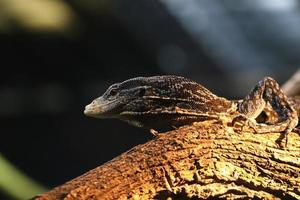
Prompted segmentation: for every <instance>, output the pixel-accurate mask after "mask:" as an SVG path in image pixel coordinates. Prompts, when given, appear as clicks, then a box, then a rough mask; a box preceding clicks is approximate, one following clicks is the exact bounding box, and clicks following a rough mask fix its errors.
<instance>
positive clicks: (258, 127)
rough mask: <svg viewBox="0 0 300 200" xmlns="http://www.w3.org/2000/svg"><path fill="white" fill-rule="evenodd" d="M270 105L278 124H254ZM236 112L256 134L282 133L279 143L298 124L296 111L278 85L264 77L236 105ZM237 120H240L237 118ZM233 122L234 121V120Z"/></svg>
mask: <svg viewBox="0 0 300 200" xmlns="http://www.w3.org/2000/svg"><path fill="white" fill-rule="evenodd" d="M267 105H270V106H271V107H272V109H273V110H274V111H275V112H276V114H277V116H278V118H279V119H278V122H276V123H274V124H265V123H256V121H255V119H256V118H257V117H258V116H259V115H260V114H261V112H262V111H263V110H264V109H265V108H266V107H267ZM237 109H238V111H239V112H240V113H241V114H242V115H243V116H244V117H245V118H246V119H247V123H248V125H249V126H250V127H252V128H253V129H254V130H255V131H256V132H257V133H266V132H282V133H283V134H282V135H281V137H280V138H279V139H278V140H277V142H278V143H279V144H280V145H281V142H282V140H283V139H284V138H286V144H287V134H288V133H289V132H291V131H292V130H293V129H294V128H295V127H296V125H297V123H298V115H297V112H296V110H295V109H294V108H293V107H292V106H291V105H290V103H289V102H288V100H287V97H286V95H285V94H284V93H283V91H282V90H281V88H280V86H279V84H278V83H277V82H276V81H275V80H274V79H272V78H270V77H266V78H264V79H263V80H261V81H260V82H259V83H258V84H257V85H256V86H255V87H254V88H253V89H252V90H251V91H250V93H249V94H248V95H247V96H246V97H245V99H243V100H242V101H240V102H239V103H238V108H237ZM237 118H240V116H238V117H237ZM234 121H235V120H234Z"/></svg>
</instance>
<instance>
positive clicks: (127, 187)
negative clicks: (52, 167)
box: [36, 117, 300, 200]
mask: <svg viewBox="0 0 300 200" xmlns="http://www.w3.org/2000/svg"><path fill="white" fill-rule="evenodd" d="M231 120H232V119H230V118H228V117H224V118H222V119H220V120H211V121H205V122H197V123H194V124H193V125H190V126H184V127H181V128H179V129H177V130H174V131H171V132H167V133H164V134H159V136H158V137H156V138H154V139H153V140H151V141H148V142H147V143H145V144H141V145H138V146H136V147H134V148H133V149H131V150H129V151H127V152H125V153H123V154H122V155H120V156H118V157H116V158H115V159H113V160H111V161H109V162H107V163H105V164H104V165H102V166H99V167H97V168H95V169H93V170H91V171H89V172H87V173H86V174H84V175H82V176H80V177H78V178H76V179H74V180H71V181H69V182H67V183H65V184H63V185H62V186H59V187H56V188H54V189H53V190H51V191H49V192H47V193H45V194H43V195H42V196H40V197H38V198H36V199H39V200H46V199H48V200H50V199H51V200H52V199H53V200H54V199H66V200H75V199H82V200H83V199H107V200H108V199H169V200H171V199H213V198H214V199H215V198H219V199H300V137H299V135H297V134H296V133H290V134H289V142H288V145H287V148H286V149H280V147H279V146H278V145H277V144H276V142H275V140H276V139H278V137H279V136H280V134H279V133H268V134H255V133H253V131H252V130H251V129H247V128H245V129H243V131H237V130H239V127H235V128H233V127H231V125H230V123H229V122H230V121H231Z"/></svg>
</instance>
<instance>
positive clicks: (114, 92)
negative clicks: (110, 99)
mask: <svg viewBox="0 0 300 200" xmlns="http://www.w3.org/2000/svg"><path fill="white" fill-rule="evenodd" d="M117 93H118V92H117V90H115V89H112V90H111V91H110V92H109V95H110V96H116V94H117Z"/></svg>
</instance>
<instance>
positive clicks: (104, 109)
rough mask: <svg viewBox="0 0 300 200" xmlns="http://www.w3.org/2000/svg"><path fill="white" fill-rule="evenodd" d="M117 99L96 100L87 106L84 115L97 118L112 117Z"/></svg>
mask: <svg viewBox="0 0 300 200" xmlns="http://www.w3.org/2000/svg"><path fill="white" fill-rule="evenodd" d="M115 103H116V101H112V102H105V101H104V102H103V101H101V100H98V99H96V100H94V101H92V103H90V104H88V105H87V106H85V109H84V115H86V116H89V117H96V118H107V117H112V115H113V114H112V113H111V110H112V108H114V107H115Z"/></svg>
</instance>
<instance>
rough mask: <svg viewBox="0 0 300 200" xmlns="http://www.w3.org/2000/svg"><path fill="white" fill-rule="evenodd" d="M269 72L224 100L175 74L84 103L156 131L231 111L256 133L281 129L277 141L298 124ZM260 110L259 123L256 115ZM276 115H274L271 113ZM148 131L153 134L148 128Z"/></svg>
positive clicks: (116, 88)
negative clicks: (245, 91)
mask: <svg viewBox="0 0 300 200" xmlns="http://www.w3.org/2000/svg"><path fill="white" fill-rule="evenodd" d="M290 102H296V103H297V102H298V103H299V102H300V98H299V101H298V100H297V99H296V100H294V101H291V100H289V99H288V98H287V96H286V95H285V94H284V93H283V91H282V89H281V88H280V86H279V84H278V83H277V82H276V81H275V80H274V79H273V78H271V77H265V78H263V79H262V80H261V81H259V82H258V83H257V84H256V85H255V87H254V88H252V90H251V91H250V92H249V93H248V95H247V96H246V97H245V98H244V99H240V100H228V99H226V98H224V97H219V96H217V95H215V94H213V93H212V92H211V91H210V90H208V89H207V88H205V87H204V86H202V85H201V84H199V83H197V82H195V81H192V80H190V79H187V78H185V77H180V76H175V75H162V76H152V77H136V78H131V79H128V80H126V81H124V82H120V83H115V84H113V85H111V86H110V87H109V88H108V89H107V90H106V92H105V93H104V94H103V95H102V96H100V97H98V98H96V99H94V100H93V101H92V102H91V103H90V104H88V105H87V106H86V107H85V110H84V114H85V115H86V116H90V117H95V118H117V119H120V120H122V121H126V122H128V123H129V124H131V125H134V126H137V127H144V128H150V129H151V130H154V129H155V130H157V129H159V128H161V127H168V128H174V127H179V126H182V125H187V124H191V123H192V122H196V121H204V120H208V119H218V116H220V115H234V116H235V117H234V118H233V121H232V124H236V123H237V122H242V123H244V124H247V125H249V126H250V127H251V128H253V129H254V130H255V132H257V133H266V132H281V133H282V134H281V136H280V138H279V139H278V141H277V142H278V143H279V144H281V142H282V140H283V139H284V138H285V139H286V143H285V144H286V145H287V135H288V133H289V132H291V131H292V130H293V129H294V128H295V127H296V126H297V124H298V112H297V111H296V110H295V108H294V107H293V105H292V104H291V103H290ZM262 113H265V117H264V120H262V123H258V122H257V121H256V120H255V119H256V118H258V117H259V116H260V115H261V114H262ZM272 116H275V117H272ZM152 133H156V132H155V131H153V132H152Z"/></svg>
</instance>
